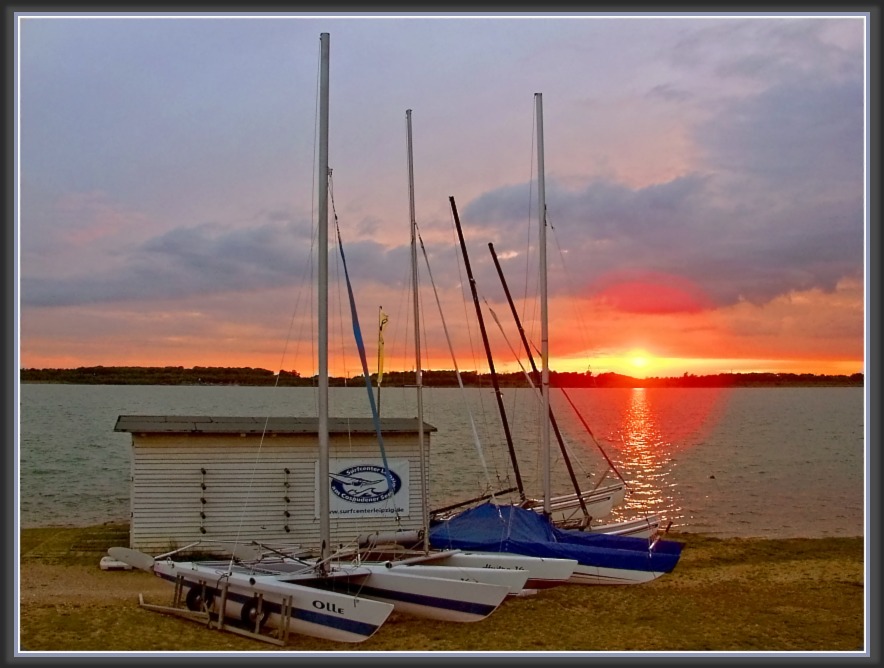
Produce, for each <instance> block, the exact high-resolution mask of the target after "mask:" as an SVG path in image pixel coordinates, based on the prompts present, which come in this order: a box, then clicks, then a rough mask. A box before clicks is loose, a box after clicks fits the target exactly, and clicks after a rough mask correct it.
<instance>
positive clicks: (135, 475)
mask: <svg viewBox="0 0 884 668" xmlns="http://www.w3.org/2000/svg"><path fill="white" fill-rule="evenodd" d="M114 431H118V432H128V433H130V434H131V435H132V461H131V467H132V468H131V501H130V503H131V519H130V547H132V548H134V549H137V550H142V551H144V552H148V553H152V554H156V553H160V552H167V551H170V550H174V549H178V548H181V547H184V546H185V545H190V544H191V543H195V542H197V541H202V542H203V543H204V545H203V546H202V548H200V549H207V548H208V546H210V545H211V541H219V542H234V541H238V542H243V541H244V542H251V541H253V540H255V541H258V542H265V543H268V544H275V545H279V544H285V545H299V546H301V547H302V548H303V549H305V550H308V549H315V548H316V547H317V546H318V544H319V483H320V481H319V442H318V431H319V430H318V420H317V418H252V417H212V416H177V415H121V416H119V417H118V418H117V423H116V426H115V427H114ZM381 431H382V434H383V438H384V452H385V455H386V463H387V466H388V468H385V467H384V460H383V458H382V456H381V452H380V447H379V445H378V441H377V432H376V431H375V426H374V422H373V421H372V420H371V419H370V418H329V476H328V480H327V481H326V482H325V484H327V485H328V490H329V521H330V525H331V540H332V543H333V545H334V546H338V545H352V544H353V543H354V542H355V540H356V537H357V536H358V535H360V534H365V533H371V532H375V531H391V530H397V529H402V530H414V529H420V528H421V524H422V513H421V506H420V503H421V488H420V485H421V476H420V448H419V447H418V421H417V419H416V418H383V419H381ZM433 431H436V428H435V427H433V426H432V425H428V424H426V423H424V445H425V447H426V448H429V444H430V433H431V432H433Z"/></svg>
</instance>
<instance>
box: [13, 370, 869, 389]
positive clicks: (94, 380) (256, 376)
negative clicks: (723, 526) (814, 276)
mask: <svg viewBox="0 0 884 668" xmlns="http://www.w3.org/2000/svg"><path fill="white" fill-rule="evenodd" d="M497 376H498V383H499V384H500V386H502V387H528V386H529V384H528V381H527V379H526V378H525V375H524V374H523V373H521V372H516V373H498V374H497ZM461 380H462V381H463V384H464V385H465V386H467V387H491V385H492V383H491V376H490V375H489V374H487V373H481V374H480V373H477V372H475V371H462V372H461ZM376 381H377V376H375V375H373V376H372V383H373V384H375V383H376ZM21 382H23V383H70V384H76V385H259V386H273V385H281V386H285V387H295V386H302V387H310V386H314V385H316V384H317V382H316V377H315V376H312V377H302V376H301V374H299V373H298V372H297V371H280V372H279V374H278V376H277V374H276V373H275V372H273V371H268V370H267V369H255V368H252V367H203V366H195V367H192V368H185V367H182V366H163V367H140V366H91V367H78V368H76V369H22V370H21ZM863 382H864V376H863V374H861V373H855V374H852V375H850V376H845V375H838V376H826V375H817V374H812V373H801V374H795V373H719V374H713V375H708V376H695V375H693V374H689V373H685V374H684V375H682V376H674V377H667V378H633V377H631V376H624V375H621V374H617V373H601V374H598V375H596V374H593V373H592V372H591V371H587V372H582V373H578V372H574V371H568V372H559V371H550V385H551V386H552V387H823V386H860V387H862V385H863ZM421 383H422V385H424V386H426V387H457V385H458V382H457V374H456V372H455V371H453V370H452V371H424V372H422V374H421ZM364 384H365V380H364V379H363V377H362V376H361V375H358V376H353V377H351V378H331V379H329V385H331V386H333V387H346V386H364ZM382 384H383V385H384V386H386V387H404V386H407V385H414V384H415V374H414V372H413V371H388V372H385V373H384V376H383V379H382Z"/></svg>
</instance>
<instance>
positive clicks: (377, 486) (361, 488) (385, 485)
mask: <svg viewBox="0 0 884 668" xmlns="http://www.w3.org/2000/svg"><path fill="white" fill-rule="evenodd" d="M388 475H389V477H388ZM328 477H329V478H331V490H332V492H334V493H335V494H336V495H337V496H339V497H340V498H342V499H344V500H345V501H349V502H350V503H378V502H379V501H384V500H385V499H389V498H391V497H392V496H394V495H395V494H396V492H398V491H399V490H400V489H402V479H401V478H400V477H399V476H398V475H396V474H395V473H394V472H393V471H391V470H389V469H385V468H384V467H383V466H374V465H372V464H362V465H360V466H351V467H349V468H346V469H344V470H342V471H340V472H339V473H329V475H328ZM391 482H392V484H393V488H392V489H390V483H391Z"/></svg>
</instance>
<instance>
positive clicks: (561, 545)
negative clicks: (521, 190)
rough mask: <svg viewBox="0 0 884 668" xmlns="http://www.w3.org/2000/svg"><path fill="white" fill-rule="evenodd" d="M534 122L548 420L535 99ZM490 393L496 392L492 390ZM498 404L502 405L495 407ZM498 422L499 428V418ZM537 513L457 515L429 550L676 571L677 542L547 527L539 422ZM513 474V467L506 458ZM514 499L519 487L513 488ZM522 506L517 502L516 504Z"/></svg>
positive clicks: (631, 576)
mask: <svg viewBox="0 0 884 668" xmlns="http://www.w3.org/2000/svg"><path fill="white" fill-rule="evenodd" d="M534 99H535V107H536V116H537V155H538V158H537V159H538V170H537V171H538V219H539V223H538V225H539V228H540V317H541V350H540V356H541V365H542V366H541V375H540V379H541V383H540V384H541V389H540V397H541V413H540V414H541V415H542V416H544V417H545V418H546V417H548V416H549V415H550V402H549V389H550V384H549V315H548V298H547V280H546V279H547V272H546V197H545V183H544V175H545V168H544V150H543V100H542V95H541V94H540V93H536V94H535V96H534ZM450 199H451V207H452V212H453V214H454V219H455V224H456V226H457V231H458V236H459V239H460V243H461V250H462V251H463V255H464V264H465V267H466V270H467V275H468V278H469V280H470V285H471V288H472V290H473V297H474V302H475V304H476V310H477V317H478V319H479V323H480V329H481V330H482V332H483V341H484V342H485V347H486V352H487V353H488V357H489V366H491V371H492V378H494V373H493V363H492V361H491V355H490V348H489V346H488V343H487V336H486V335H485V333H484V325H483V321H482V315H481V309H480V308H479V304H478V297H477V295H476V289H475V281H474V280H473V278H472V272H471V270H470V268H469V259H468V256H467V253H466V244H465V243H464V240H463V233H462V231H461V226H460V220H459V217H458V215H457V209H456V207H455V204H454V198H450ZM495 390H496V391H498V393H499V390H497V388H496V387H495ZM498 403H501V402H500V401H498ZM501 418H502V421H503V423H504V429H505V430H506V429H508V427H507V426H506V418H505V413H504V412H503V411H501ZM541 460H542V462H543V467H542V486H543V497H542V501H541V503H542V512H535V511H534V510H530V509H528V508H525V507H522V505H521V504H501V505H498V504H496V503H494V502H493V501H492V502H487V503H485V504H482V505H480V506H477V507H475V508H471V509H469V510H466V511H463V512H461V513H459V514H457V515H455V516H453V517H451V518H449V519H447V520H445V521H442V522H439V523H437V524H436V525H435V526H434V527H433V529H432V531H431V535H430V541H431V543H432V544H433V545H434V546H435V547H437V548H438V549H457V548H460V549H464V550H470V549H472V550H495V549H496V550H498V551H501V552H514V553H517V554H527V555H540V556H550V557H569V558H575V559H577V560H578V566H577V568H576V569H575V570H574V573H573V575H572V576H571V578H570V579H569V581H570V582H572V583H575V584H635V583H641V582H647V581H649V580H653V579H655V578H657V577H660V576H661V575H663V574H664V573H668V572H671V571H672V569H673V568H675V565H676V564H677V563H678V560H679V557H680V554H681V550H682V547H683V545H682V544H681V543H678V542H676V541H668V540H662V539H657V538H655V539H654V540H644V539H641V538H633V537H628V536H617V535H605V534H593V533H587V532H584V531H580V530H576V529H561V528H558V527H556V526H555V525H554V523H553V521H552V518H551V514H552V511H553V502H552V498H551V494H550V489H551V481H550V468H551V467H550V421H549V420H548V419H544V420H543V421H542V428H541ZM513 462H514V466H515V459H514V457H513ZM519 489H520V491H521V485H520V486H519ZM522 501H523V502H524V501H525V499H524V497H523V498H522Z"/></svg>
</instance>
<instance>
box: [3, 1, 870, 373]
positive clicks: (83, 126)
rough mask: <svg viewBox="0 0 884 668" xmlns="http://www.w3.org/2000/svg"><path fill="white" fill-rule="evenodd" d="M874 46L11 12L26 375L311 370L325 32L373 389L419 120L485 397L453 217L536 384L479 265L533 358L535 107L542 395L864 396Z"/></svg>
mask: <svg viewBox="0 0 884 668" xmlns="http://www.w3.org/2000/svg"><path fill="white" fill-rule="evenodd" d="M867 30H868V24H867V20H866V17H865V16H864V15H862V14H853V15H851V14H844V15H840V16H832V15H827V16H815V17H814V16H800V15H796V14H789V15H777V16H774V15H761V16H727V15H724V14H714V15H706V16H685V15H674V14H671V15H658V16H642V15H594V14H581V15H564V14H558V15H521V16H520V15H512V16H509V17H507V16H504V15H485V16H480V15H478V14H476V15H470V14H466V15H458V16H454V15H439V16H437V17H431V16H427V15H424V16H419V17H418V16H411V17H409V16H407V15H383V14H365V15H361V16H352V17H346V16H344V15H336V16H331V17H328V16H318V15H317V16H310V15H305V14H289V15H268V14H265V15H252V16H244V15H226V16H225V15H206V14H191V15H188V16H187V17H185V16H184V15H167V16H158V15H155V16H152V17H146V16H141V17H139V16H138V15H135V14H128V15H117V16H116V17H112V16H90V15H83V14H81V15H77V14H73V15H67V16H62V15H50V14H42V15H39V14H38V15H31V16H24V17H22V16H21V15H20V18H19V20H18V23H17V28H16V31H17V32H16V36H17V40H18V41H17V44H16V56H17V71H16V76H17V89H16V98H17V109H16V112H17V113H16V120H17V128H16V130H17V148H18V153H17V195H18V209H17V211H18V220H17V223H18V241H19V247H18V251H19V253H18V260H19V266H18V277H19V282H18V286H17V287H18V289H19V300H18V307H19V324H20V329H19V342H20V345H19V360H18V362H19V366H20V367H27V368H35V367H36V368H48V367H78V366H92V365H104V366H117V365H137V366H166V365H171V366H185V367H192V366H251V367H261V368H266V369H272V370H279V369H285V370H297V371H299V372H300V373H301V374H302V375H312V374H313V373H315V370H316V363H315V356H316V347H315V343H314V341H315V332H316V318H315V311H316V296H315V264H316V263H315V249H314V248H312V246H311V239H312V238H313V235H314V230H315V220H316V192H317V191H316V178H315V152H316V150H317V149H316V140H315V137H316V124H317V110H316V105H317V77H318V68H319V35H320V33H322V32H328V33H329V34H330V43H331V75H330V82H331V83H330V97H331V101H330V109H331V119H330V149H329V156H330V157H329V162H330V166H331V168H332V170H333V177H332V178H333V183H332V185H333V194H334V211H335V212H336V214H337V219H338V221H339V224H340V228H341V234H342V236H343V247H344V251H345V253H346V256H347V265H348V270H349V273H350V277H351V280H352V281H353V288H354V292H355V296H356V301H357V304H358V308H359V316H360V321H361V322H360V324H361V326H362V329H363V332H364V334H365V338H366V345H367V349H368V350H367V353H368V360H369V365H370V367H371V369H370V370H371V371H376V365H377V330H378V314H379V311H380V310H381V309H383V311H384V312H385V313H386V314H388V315H389V323H388V325H387V327H386V329H385V330H384V334H385V337H384V338H385V368H386V370H388V371H389V370H393V369H412V368H413V367H414V352H413V346H414V343H413V333H412V327H413V323H412V314H411V301H410V299H411V297H410V292H409V289H410V287H409V286H410V266H409V215H408V213H409V206H408V181H407V165H406V135H405V130H406V125H405V113H406V110H407V109H412V110H413V130H414V171H415V200H416V201H415V209H416V217H417V221H418V225H419V226H420V230H421V235H422V237H423V240H424V243H425V244H426V247H427V252H428V255H429V260H430V268H431V270H432V277H433V280H434V282H435V285H436V288H437V290H438V292H439V295H440V298H441V300H442V301H443V312H444V313H445V321H444V322H445V326H446V327H447V329H448V330H449V333H450V335H451V339H452V345H453V346H454V347H455V351H456V363H457V365H458V367H459V368H460V369H461V370H479V371H485V370H486V369H487V365H486V362H485V358H484V352H483V351H482V347H481V339H480V338H479V334H478V329H477V327H476V323H475V320H476V317H475V311H474V308H473V305H472V303H471V302H470V301H469V298H470V293H469V287H468V285H467V283H466V274H465V270H464V268H463V262H462V259H461V258H460V255H459V248H458V246H457V237H456V232H455V231H454V228H453V218H452V213H451V209H450V206H449V196H453V197H454V198H455V200H456V204H457V209H458V213H459V215H460V219H461V222H462V223H463V227H464V232H465V234H466V236H467V240H468V245H469V252H470V263H471V264H472V267H473V271H474V273H475V275H476V282H477V286H478V291H479V293H480V295H481V297H482V299H483V301H484V302H486V304H483V306H486V310H485V319H486V326H487V327H488V334H489V337H490V338H491V342H492V346H493V348H494V354H495V365H496V366H497V367H498V369H500V370H505V371H518V369H519V367H518V362H517V361H516V359H515V356H514V355H513V353H512V352H511V350H510V347H509V345H512V346H513V347H514V348H517V347H518V344H519V339H518V334H517V332H516V329H515V327H514V326H513V323H512V318H511V317H510V312H509V308H508V306H507V304H506V301H505V298H504V295H503V290H502V288H501V285H500V282H499V280H498V277H497V274H496V272H495V270H494V266H493V262H492V259H491V256H490V253H489V251H488V243H489V242H491V243H493V244H494V248H495V250H496V252H497V254H498V256H499V257H500V259H501V264H502V265H503V268H504V272H505V273H506V275H507V280H508V282H509V287H510V290H511V291H512V293H513V294H514V296H516V297H517V300H518V302H519V309H520V311H521V312H522V314H523V315H522V317H523V320H524V323H523V324H524V325H525V329H526V331H527V332H528V333H529V335H530V336H531V337H532V339H533V341H534V342H535V344H536V345H538V346H539V343H540V342H539V324H538V306H537V299H536V289H537V273H538V270H537V265H538V258H537V220H536V198H537V189H536V177H537V167H536V153H535V152H536V136H535V135H536V133H535V118H534V93H536V92H540V93H542V94H543V112H544V143H545V164H546V200H547V209H548V221H549V224H550V226H551V229H550V230H549V232H548V234H549V281H550V354H551V366H552V367H553V368H554V369H558V370H561V371H592V372H593V373H596V374H598V373H604V372H608V371H615V372H618V373H625V374H628V375H633V376H638V377H642V376H657V375H659V376H669V375H682V374H683V373H695V374H706V373H718V372H731V371H733V372H748V371H773V372H795V373H826V374H829V373H835V374H840V373H844V374H851V373H857V372H863V371H864V344H865V337H864V332H865V325H864V314H865V306H864V305H865V300H866V298H865V268H866V267H865V258H866V245H865V240H866V234H867V229H868V220H867V215H868V213H867V210H866V201H867V187H866V183H867V175H866V169H865V166H866V150H867V149H866V146H867V134H866V127H867V121H868V111H867V109H868V107H867V101H866V95H867V77H868V72H867V67H868V64H867V49H868V44H867V39H868V37H867ZM333 220H334V219H332V222H333ZM311 251H312V254H311ZM332 252H333V253H337V248H336V247H333V248H332ZM311 258H314V259H311ZM331 273H332V284H331V287H330V292H331V297H332V302H331V305H330V312H331V315H332V322H331V324H330V338H331V347H332V350H331V372H332V373H333V374H335V375H340V374H347V375H352V374H356V373H359V371H360V367H359V362H358V358H357V357H356V351H355V347H354V344H353V337H352V333H351V330H350V319H349V306H348V304H347V302H346V288H345V287H344V286H343V285H342V283H341V282H340V281H339V280H338V277H339V276H340V275H341V274H342V271H341V269H340V264H339V262H338V260H337V255H336V254H335V255H332V261H331ZM421 282H422V285H421V299H422V309H423V310H422V318H423V320H424V324H425V330H422V332H423V333H422V336H423V343H424V345H425V346H426V348H427V350H426V351H425V354H424V362H423V366H424V367H425V368H436V369H451V368H453V364H454V362H453V361H452V359H451V356H450V355H449V352H448V345H447V343H446V340H445V338H444V335H443V334H444V333H443V326H442V320H441V318H440V316H439V313H438V310H437V308H436V304H435V301H434V296H433V291H432V288H431V286H430V282H429V277H428V274H427V272H426V267H425V266H422V275H421ZM489 308H490V309H491V310H493V311H494V313H495V314H496V315H497V317H498V318H499V320H500V323H501V325H502V328H503V330H504V331H505V333H506V334H505V336H506V338H504V334H502V333H501V330H500V329H499V328H498V327H497V325H496V324H495V322H494V319H493V317H492V316H491V313H490V310H489ZM507 341H509V345H508V343H507ZM523 364H526V365H527V363H526V362H524V361H523Z"/></svg>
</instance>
